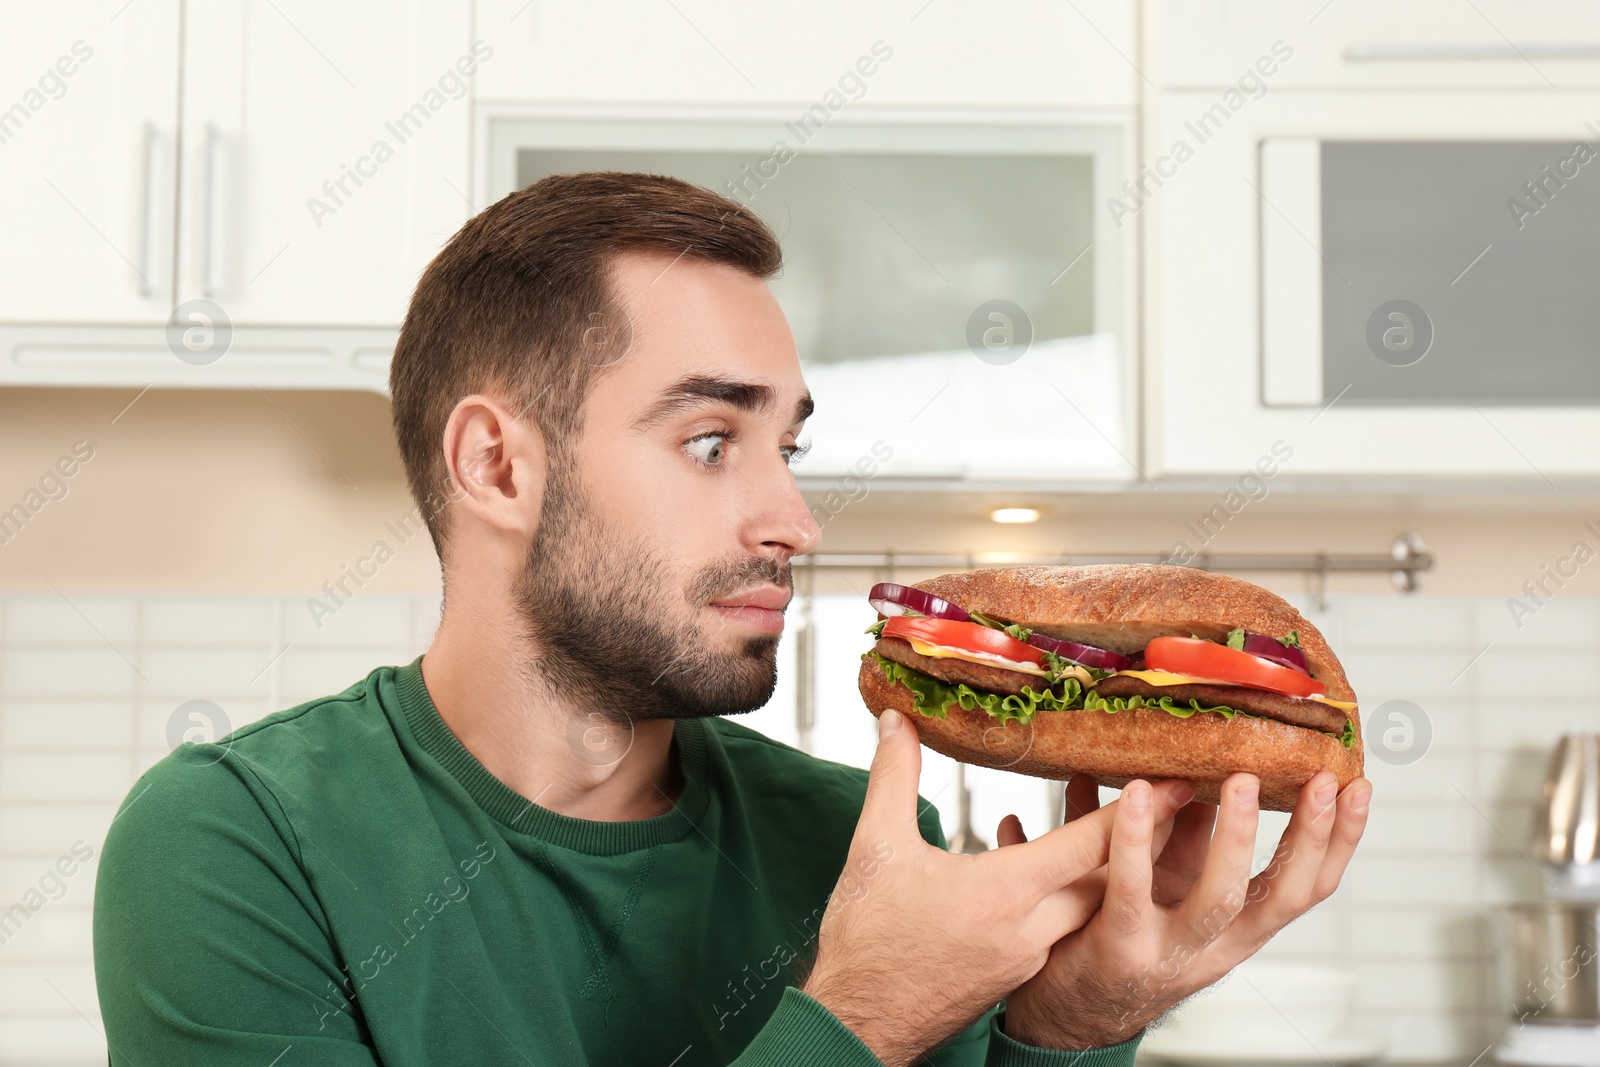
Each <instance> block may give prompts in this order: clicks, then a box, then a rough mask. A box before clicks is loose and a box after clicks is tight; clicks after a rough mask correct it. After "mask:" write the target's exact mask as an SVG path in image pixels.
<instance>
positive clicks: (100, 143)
mask: <svg viewBox="0 0 1600 1067" xmlns="http://www.w3.org/2000/svg"><path fill="white" fill-rule="evenodd" d="M0 21H3V23H4V25H5V27H6V32H5V33H4V34H0V71H3V72H5V77H4V79H0V86H3V87H0V94H3V95H0V202H3V203H4V204H5V205H6V207H7V210H6V218H5V223H4V228H3V233H4V238H3V240H0V321H6V322H63V321H70V322H96V323H108V322H122V323H143V324H155V323H161V322H164V321H165V320H166V317H167V312H168V311H169V310H170V308H171V301H172V271H173V258H172V219H173V210H174V205H175V200H176V195H177V193H176V185H175V179H176V171H175V167H176V159H177V129H176V122H177V116H178V0H139V2H138V3H135V4H127V3H126V2H125V0H103V2H93V3H70V4H40V3H34V2H30V0H5V2H4V3H0Z"/></svg>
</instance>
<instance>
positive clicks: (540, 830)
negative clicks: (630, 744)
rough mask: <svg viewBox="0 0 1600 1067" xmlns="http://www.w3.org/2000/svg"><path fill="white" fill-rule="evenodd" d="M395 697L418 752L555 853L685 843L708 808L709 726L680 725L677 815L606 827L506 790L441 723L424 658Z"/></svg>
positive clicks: (399, 675)
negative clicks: (680, 786)
mask: <svg viewBox="0 0 1600 1067" xmlns="http://www.w3.org/2000/svg"><path fill="white" fill-rule="evenodd" d="M394 683H395V693H396V696H397V697H398V698H399V703H400V708H401V711H402V712H403V714H404V716H405V721H406V724H407V726H409V727H410V730H411V735H412V737H413V738H414V739H415V741H416V743H417V745H418V746H419V747H421V748H422V750H423V751H424V752H426V753H427V754H428V755H429V756H432V757H433V758H434V759H435V760H436V761H438V763H439V765H440V766H441V767H442V768H443V769H444V770H445V772H446V773H448V774H449V775H450V776H451V777H452V778H454V779H455V780H456V782H457V783H459V784H460V786H461V787H462V788H463V789H464V790H466V792H467V795H468V796H470V797H471V798H472V799H473V801H474V802H475V803H476V804H477V805H478V807H480V808H482V809H483V811H484V812H485V813H486V814H487V815H489V816H490V817H491V818H492V819H494V820H495V821H496V822H498V823H500V824H501V825H502V826H504V827H506V828H507V829H509V830H512V831H514V832H516V833H521V834H528V835H529V836H532V837H537V838H539V839H541V840H543V841H546V842H548V843H549V844H552V845H557V846H560V847H562V848H568V849H572V850H574V851H577V852H586V853H589V854H591V855H602V856H612V855H619V854H621V853H624V852H633V851H635V850H637V849H642V848H649V847H651V846H654V845H659V844H665V843H668V842H672V841H680V840H682V839H683V838H684V837H686V836H688V834H689V832H690V831H691V830H694V829H696V828H697V827H698V826H699V823H700V820H701V818H702V817H703V816H704V815H705V813H706V808H707V806H708V805H709V802H710V794H709V790H708V788H707V784H706V767H707V740H706V734H707V730H706V724H705V721H704V720H703V719H679V720H677V721H676V722H675V723H674V725H673V732H672V736H673V738H674V740H675V741H676V742H677V744H676V748H677V751H678V759H679V764H680V765H681V767H682V769H683V778H684V785H683V792H682V793H681V794H680V795H679V797H678V800H677V802H676V803H675V804H674V805H673V806H672V810H671V811H668V812H666V813H665V814H663V815H657V816H653V817H652V818H648V819H633V820H628V821H624V822H603V821H598V820H594V819H576V818H573V817H571V816H568V815H561V814H559V813H557V812H554V811H551V810H550V809H548V808H542V807H540V806H539V805H537V804H535V803H534V802H533V801H531V800H529V799H528V798H527V797H525V796H523V795H522V794H521V793H518V792H517V791H516V790H514V789H512V788H511V787H510V786H508V785H506V784H505V783H504V782H502V781H501V780H500V779H498V778H496V777H495V776H494V775H493V774H491V773H489V771H488V769H487V768H485V767H484V765H483V764H482V763H479V762H478V759H477V757H475V756H474V755H473V754H472V753H471V752H469V751H468V750H467V748H466V746H465V745H463V744H462V743H461V742H460V740H459V739H457V737H456V735H455V734H453V733H451V732H450V727H449V726H447V725H445V721H444V719H443V718H441V717H440V715H439V709H438V708H436V707H435V706H434V703H433V698H432V697H430V696H429V695H428V688H427V685H426V684H425V683H424V682H423V679H422V657H421V656H418V657H417V658H416V659H415V660H413V661H412V662H411V663H410V664H408V665H406V666H404V667H400V668H397V669H396V670H395V673H394Z"/></svg>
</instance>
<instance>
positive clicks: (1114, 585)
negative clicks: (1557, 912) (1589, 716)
mask: <svg viewBox="0 0 1600 1067" xmlns="http://www.w3.org/2000/svg"><path fill="white" fill-rule="evenodd" d="M915 588H917V589H921V590H923V591H925V592H928V593H932V594H933V595H934V596H937V597H942V598H943V599H945V600H948V601H950V602H951V603H952V604H956V605H958V606H959V607H962V608H964V609H966V610H967V611H976V612H981V613H982V614H984V615H986V616H989V617H990V618H995V619H999V620H1002V621H1005V622H1014V623H1021V624H1022V625H1023V626H1027V627H1030V628H1032V629H1034V630H1037V631H1039V632H1040V633H1043V634H1046V635H1048V636H1051V637H1057V638H1062V639H1064V640H1072V641H1080V642H1083V643H1085V644H1091V645H1096V646H1098V647H1100V648H1107V649H1110V650H1111V651H1113V652H1120V653H1122V654H1124V655H1133V654H1135V653H1138V652H1140V651H1142V650H1143V649H1144V647H1145V645H1146V644H1148V643H1149V642H1150V640H1151V639H1152V638H1155V637H1163V636H1175V637H1188V636H1189V635H1190V634H1198V635H1200V636H1202V637H1208V638H1216V639H1221V638H1222V637H1224V636H1225V635H1226V634H1227V632H1228V631H1229V630H1232V629H1234V628H1235V627H1242V628H1244V629H1245V630H1249V631H1252V632H1255V633H1263V634H1270V635H1273V636H1281V635H1283V634H1287V633H1288V632H1289V631H1291V630H1295V631H1298V632H1299V635H1300V643H1301V646H1302V648H1303V649H1304V651H1305V655H1306V663H1307V666H1308V667H1309V668H1310V670H1311V675H1312V677H1313V678H1316V679H1317V680H1319V681H1321V682H1323V683H1324V684H1325V685H1326V686H1327V695H1328V696H1329V697H1331V698H1333V699H1335V700H1345V701H1353V700H1355V699H1356V698H1355V694H1354V693H1353V692H1351V689H1350V683H1349V681H1348V680H1347V679H1346V678H1345V675H1344V669H1343V668H1342V667H1340V665H1339V661H1338V659H1337V658H1336V657H1335V656H1334V654H1333V652H1332V650H1331V649H1329V648H1328V643H1327V641H1326V640H1324V639H1323V636H1322V634H1321V633H1320V632H1319V631H1318V630H1317V628H1316V627H1315V626H1313V625H1312V624H1311V623H1310V622H1308V621H1306V618H1305V616H1303V615H1301V614H1300V613H1299V612H1298V611H1296V610H1295V609H1294V608H1293V607H1292V606H1291V605H1290V604H1289V603H1288V602H1286V601H1285V600H1284V599H1283V598H1282V597H1279V596H1276V595H1275V594H1273V593H1270V592H1268V591H1267V590H1265V589H1262V588H1261V587H1260V586H1257V585H1252V584H1251V583H1249V582H1246V581H1242V580H1241V579H1238V578H1232V577H1229V576H1227V575H1223V574H1212V573H1208V572H1206V571H1200V570H1195V569H1193V568H1190V567H1169V566H1157V565H1153V564H1116V565H1107V566H1097V567H1010V568H992V569H987V570H978V571H970V572H967V573H964V574H945V575H940V576H939V577H937V578H930V579H928V580H927V581H924V582H918V583H917V584H916V586H915ZM859 683H860V689H861V696H862V699H864V700H865V701H866V704H867V708H868V710H870V711H871V712H872V714H873V715H875V716H876V715H879V714H881V713H882V711H883V709H884V708H894V709H896V710H897V711H900V712H903V713H905V714H906V715H908V716H910V717H911V719H912V721H913V722H915V723H916V726H917V730H918V734H919V736H920V738H921V740H922V743H923V744H925V745H927V746H928V747H929V748H931V749H933V750H934V751H935V752H941V753H943V754H944V755H946V756H949V757H951V758H952V759H957V760H960V761H961V762H963V763H971V764H974V765H977V766H980V767H998V768H1003V769H1006V770H1012V771H1017V772H1018V773H1021V774H1029V775H1033V776H1035V777H1038V778H1055V779H1065V778H1069V777H1072V776H1073V775H1077V774H1087V775H1090V776H1092V777H1094V778H1095V779H1096V780H1098V781H1099V782H1100V784H1102V785H1107V786H1118V787H1120V786H1123V785H1126V784H1127V783H1128V782H1130V781H1132V780H1133V779H1135V778H1143V779H1145V780H1147V781H1148V780H1154V779H1159V778H1184V779H1187V780H1188V781H1190V782H1192V783H1193V784H1194V787H1195V794H1196V798H1197V799H1199V800H1203V801H1207V802H1210V803H1216V801H1217V799H1218V795H1219V790H1220V789H1221V786H1222V781H1223V779H1224V778H1226V777H1227V776H1228V775H1229V774H1232V773H1234V772H1237V771H1248V772H1250V773H1251V774H1255V775H1257V776H1258V777H1259V778H1260V779H1261V796H1260V804H1261V807H1262V808H1263V809H1270V810H1275V811H1290V810H1292V809H1293V808H1294V804H1295V801H1296V800H1297V799H1298V797H1299V793H1300V789H1301V787H1302V786H1304V785H1305V783H1306V782H1308V781H1309V780H1310V779H1311V778H1312V776H1314V775H1315V774H1316V773H1317V772H1318V771H1319V770H1322V769H1323V768H1327V769H1329V770H1331V771H1333V772H1334V774H1335V775H1337V776H1338V779H1339V785H1340V788H1343V787H1344V786H1345V785H1346V784H1347V783H1349V782H1350V781H1351V780H1353V779H1355V778H1357V777H1359V776H1360V775H1361V773H1362V767H1363V748H1362V740H1361V722H1360V718H1359V712H1357V711H1351V712H1350V718H1351V720H1352V721H1353V722H1354V723H1355V728H1356V729H1355V734H1356V737H1355V745H1354V747H1353V748H1349V749H1347V748H1345V747H1344V745H1343V744H1341V743H1340V742H1339V739H1338V738H1336V737H1333V736H1332V735H1330V734H1325V733H1321V732H1319V731H1316V730H1310V729H1306V728H1304V727H1300V726H1290V725H1287V724H1285V723H1281V722H1276V721H1274V720H1272V719H1264V718H1251V717H1247V716H1244V715H1235V716H1234V717H1233V718H1232V719H1225V718H1223V717H1222V716H1221V715H1217V714H1211V713H1199V714H1196V715H1193V716H1191V717H1190V718H1187V719H1184V718H1179V717H1178V716H1176V715H1172V714H1170V713H1168V712H1165V711H1162V710H1161V709H1159V708H1137V709H1134V710H1130V711H1122V712H1117V713H1115V714H1113V713H1109V712H1104V711H1085V710H1073V711H1041V712H1038V713H1036V714H1035V715H1034V716H1033V719H1032V721H1031V722H1029V723H1028V724H1027V725H1021V724H1019V723H1016V722H1011V723H1006V724H1003V725H1002V724H1001V722H1000V721H999V720H998V719H996V718H994V717H993V716H991V715H989V714H988V713H987V712H985V711H983V710H981V709H975V710H970V711H969V710H966V709H964V708H962V707H960V706H959V705H952V706H951V708H950V710H949V714H948V716H947V717H946V718H943V719H939V718H935V717H933V716H930V715H923V714H920V713H918V712H917V710H916V705H915V701H914V699H913V695H912V692H911V690H910V689H908V688H907V687H906V686H904V685H901V684H898V683H891V682H890V681H889V678H888V676H887V675H886V673H885V671H884V669H883V668H882V666H881V665H880V664H879V663H878V662H877V661H876V660H875V659H873V658H872V657H870V656H869V657H867V658H866V659H864V660H863V662H862V664H861V671H860V676H859Z"/></svg>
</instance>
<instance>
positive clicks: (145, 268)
mask: <svg viewBox="0 0 1600 1067" xmlns="http://www.w3.org/2000/svg"><path fill="white" fill-rule="evenodd" d="M7 6H8V7H9V8H12V9H15V10H14V11H13V12H12V14H11V17H10V18H9V19H8V23H7V24H8V29H9V30H10V31H11V32H9V33H8V34H7V35H6V36H5V37H4V39H0V60H3V64H0V69H5V70H7V71H9V72H12V74H13V77H12V79H11V80H10V81H9V82H8V83H7V84H8V85H9V86H10V88H6V89H0V92H4V93H6V94H7V95H6V96H5V97H0V138H3V144H0V147H3V148H4V151H3V152H0V190H3V192H4V193H5V194H6V197H7V200H8V202H10V203H11V204H13V205H28V209H27V210H14V211H13V212H12V213H11V214H10V217H9V221H8V226H7V240H6V243H5V245H4V247H3V248H0V322H7V323H30V324H48V323H63V324H73V325H81V324H117V325H119V326H160V325H162V324H163V323H165V322H166V321H167V320H168V317H169V315H171V314H172V313H173V311H174V308H176V307H180V306H182V305H184V304H186V303H187V302H189V301H192V300H197V299H204V300H209V301H211V302H213V303H215V304H216V305H217V306H218V307H220V308H221V309H222V312H223V314H224V315H226V317H227V319H228V320H230V321H231V322H232V324H233V325H234V326H235V327H240V326H266V327H279V326H282V327H300V326H377V327H394V326H398V325H399V323H400V321H401V319H402V318H403V317H404V313H405V308H406V303H407V301H408V299H409V297H410V295H411V290H412V288H413V286H414V285H415V283H416V279H417V276H418V274H419V273H420V271H421V269H422V268H423V267H424V266H425V265H426V264H427V262H428V260H429V259H430V258H431V257H432V256H433V255H434V253H436V252H437V251H438V249H439V247H440V246H441V245H442V244H443V242H444V241H445V240H446V239H447V238H448V237H449V236H450V235H451V234H452V233H453V232H454V231H455V230H456V229H457V227H459V226H460V224H461V223H462V221H464V220H465V219H466V218H467V217H468V216H469V215H470V214H471V211H470V204H469V202H468V196H469V193H468V189H469V187H470V182H469V178H468V174H469V168H470V165H471V159H470V151H469V147H468V144H469V137H470V129H471V121H470V108H471V104H470V101H471V93H472V76H473V75H474V74H475V73H476V72H477V69H478V67H479V65H480V63H481V62H483V60H484V57H485V56H487V55H489V54H491V53H490V52H489V51H488V50H487V49H486V48H485V47H484V46H481V45H480V46H479V47H478V49H477V50H475V49H474V47H473V42H472V40H471V37H470V25H469V10H468V7H467V0H410V2H408V3H404V4H398V5H396V4H383V3H379V2H377V0H359V2H347V3H341V4H336V5H327V4H317V3H312V2H309V0H272V2H269V0H212V2H208V3H205V4H188V5H183V6H181V7H180V4H179V3H178V0H140V2H139V3H136V4H124V3H120V2H112V0H108V2H105V3H95V4H90V5H53V6H40V5H33V4H29V5H23V4H21V3H13V4H9V5H7ZM180 22H181V25H180ZM36 340H37V339H34V340H30V341H29V342H27V343H28V344H30V345H33V346H34V348H33V350H34V351H37V349H38V346H37V344H36V343H35V342H36ZM19 343H20V342H19ZM96 343H100V344H109V345H115V344H123V343H128V344H131V345H132V347H134V348H137V347H138V345H139V344H140V342H138V341H137V340H135V341H132V342H126V341H125V340H115V341H113V340H106V341H101V342H96V341H95V340H94V339H92V338H87V339H85V338H79V339H77V340H76V341H73V342H71V344H75V345H76V346H77V347H79V348H83V347H90V348H92V347H94V345H95V344H96ZM154 344H155V345H156V346H158V347H160V346H163V345H164V341H163V340H162V338H161V337H160V336H159V335H158V336H157V337H156V338H155V341H154ZM291 347H292V346H291ZM19 362H25V360H20V358H19ZM38 362H39V361H38V360H37V359H35V360H34V361H33V363H32V364H31V365H32V366H34V367H35V368H36V367H37V366H38Z"/></svg>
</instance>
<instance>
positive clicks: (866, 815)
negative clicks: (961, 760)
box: [861, 708, 922, 833]
mask: <svg viewBox="0 0 1600 1067" xmlns="http://www.w3.org/2000/svg"><path fill="white" fill-rule="evenodd" d="M921 775H922V746H921V745H920V744H918V742H917V728H916V727H915V726H912V725H911V724H910V720H909V719H908V718H907V717H906V716H905V715H903V714H901V713H900V712H898V711H896V710H894V709H893V708H885V709H884V710H883V711H882V712H881V713H880V714H879V716H878V750H877V752H875V753H873V756H872V770H871V771H870V772H869V773H868V777H867V799H866V803H865V804H864V805H863V807H862V809H861V821H862V822H871V823H874V824H875V825H877V826H878V827H880V828H885V829H891V828H892V829H902V828H909V829H910V832H912V833H915V832H916V821H917V781H918V779H919V778H920V777H921Z"/></svg>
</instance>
